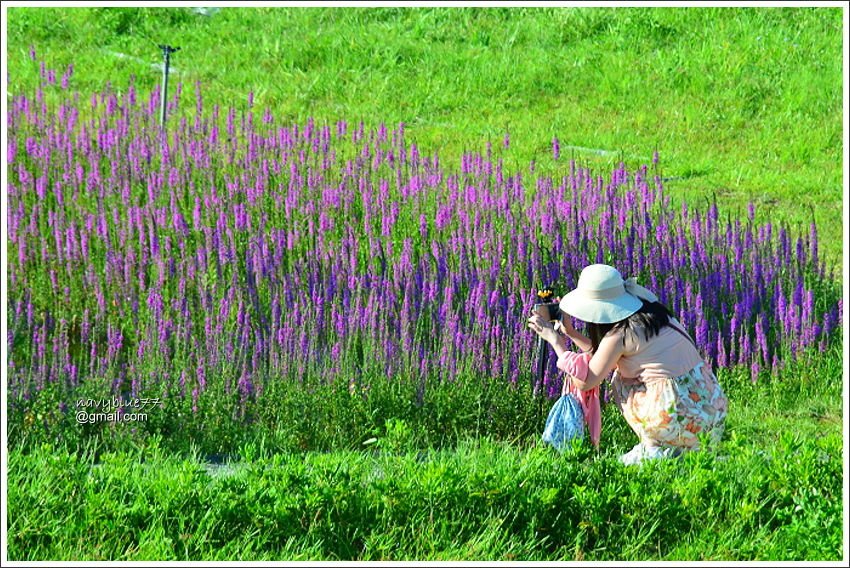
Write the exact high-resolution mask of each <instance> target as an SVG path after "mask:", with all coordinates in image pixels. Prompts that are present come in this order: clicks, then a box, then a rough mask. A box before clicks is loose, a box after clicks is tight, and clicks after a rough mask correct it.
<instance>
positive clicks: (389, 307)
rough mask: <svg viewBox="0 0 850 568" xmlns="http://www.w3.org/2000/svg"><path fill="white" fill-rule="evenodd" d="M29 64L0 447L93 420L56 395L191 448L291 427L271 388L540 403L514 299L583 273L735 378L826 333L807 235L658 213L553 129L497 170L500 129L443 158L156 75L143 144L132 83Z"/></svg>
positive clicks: (12, 197) (15, 194) (645, 183)
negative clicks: (33, 74) (659, 304)
mask: <svg viewBox="0 0 850 568" xmlns="http://www.w3.org/2000/svg"><path fill="white" fill-rule="evenodd" d="M33 57H35V56H34V54H33ZM42 73H43V76H44V86H43V90H41V89H40V90H38V91H37V92H36V93H33V94H30V95H24V94H17V95H15V96H13V97H12V98H11V99H10V101H9V115H8V126H9V144H8V147H7V158H8V186H7V207H8V209H7V211H8V240H7V246H8V275H7V285H8V290H9V305H8V315H7V323H8V336H7V344H8V354H9V357H8V367H7V370H8V378H9V382H8V385H9V397H8V401H9V403H8V404H9V408H8V410H9V417H10V431H9V432H10V442H11V443H12V444H17V443H21V441H23V440H29V441H32V440H43V439H56V438H57V437H58V438H61V437H62V436H66V435H67V434H68V433H69V432H74V433H75V435H80V436H83V437H87V436H95V437H99V436H106V434H105V432H108V431H110V429H112V430H114V429H115V428H116V425H115V424H100V425H89V427H87V428H80V427H79V426H78V425H77V424H76V423H75V422H74V413H75V410H76V409H75V405H76V404H77V401H78V400H80V399H82V398H97V397H100V398H104V399H105V398H110V397H118V398H120V399H122V400H134V399H139V398H151V399H153V398H156V399H159V400H160V401H161V408H160V410H154V411H152V413H153V414H157V413H159V414H160V416H159V418H156V417H154V419H153V420H152V422H149V423H147V424H143V425H142V424H140V425H136V426H135V427H134V428H133V429H132V430H129V429H127V428H124V425H119V426H118V427H119V428H121V429H122V430H123V431H130V432H132V433H133V434H131V435H136V434H138V435H141V433H142V432H144V433H146V434H156V433H162V432H159V429H163V428H179V424H182V423H191V424H194V426H193V428H194V429H193V430H192V435H193V437H196V438H203V437H204V436H209V437H213V436H216V435H217V434H216V432H218V430H215V429H212V428H207V429H206V430H205V429H204V423H205V422H212V421H218V422H226V423H228V424H229V427H231V428H235V429H236V430H239V429H244V430H246V431H247V430H249V429H253V430H252V431H254V432H256V427H257V426H258V424H259V425H266V426H268V423H267V422H264V420H266V418H267V417H268V416H269V415H271V414H275V415H278V418H277V419H276V420H277V421H280V420H282V419H281V418H280V417H281V416H284V417H285V416H286V415H287V414H289V413H296V412H297V410H296V409H295V408H287V407H286V406H285V405H283V406H281V404H283V403H282V402H281V401H284V400H286V399H284V398H280V396H277V395H275V393H276V392H278V393H279V392H283V391H284V390H286V391H287V392H291V391H293V390H300V391H302V392H303V393H306V395H305V396H308V397H309V396H315V397H319V396H323V395H322V393H325V392H333V393H337V394H335V395H334V396H338V395H339V393H344V394H345V396H349V397H352V398H356V399H358V400H366V399H368V398H369V397H370V396H372V393H373V392H377V391H378V390H380V389H386V388H389V387H388V385H390V386H392V385H403V389H402V390H401V391H399V392H402V393H403V394H402V395H399V396H398V397H397V400H395V401H392V402H391V403H389V404H390V406H392V404H395V405H397V407H398V409H399V412H401V409H402V407H403V408H404V409H405V410H404V412H409V410H408V407H411V406H412V407H414V408H416V407H421V406H422V405H423V404H424V402H425V401H426V399H427V398H428V392H429V391H430V390H432V389H438V388H439V389H446V388H451V386H452V385H457V388H458V389H461V388H478V387H475V385H478V386H481V385H501V386H500V387H499V388H502V387H504V388H506V389H508V390H510V389H511V388H513V389H514V390H515V391H516V392H520V393H524V394H523V396H526V398H527V397H528V396H530V395H531V394H532V392H533V393H534V394H541V395H549V396H553V395H554V394H556V393H557V392H559V389H560V378H559V377H558V374H557V373H556V372H555V366H554V359H551V360H550V361H549V362H548V363H549V373H547V375H546V378H545V379H544V381H543V383H542V384H534V385H533V386H532V387H531V388H528V386H529V384H530V383H531V381H532V380H533V379H532V369H534V355H533V353H534V352H535V349H534V340H533V337H532V334H530V333H527V332H526V330H525V327H524V321H525V319H526V318H527V314H528V313H529V311H530V308H531V305H532V304H533V303H534V302H535V299H536V291H537V289H539V288H540V287H541V286H544V285H548V286H551V287H552V288H553V289H555V290H556V291H567V290H568V289H570V288H571V287H572V286H573V285H574V284H575V279H576V278H577V275H578V273H579V272H580V270H581V269H582V267H584V266H585V265H587V264H590V263H593V262H605V263H609V264H612V265H615V266H617V267H618V268H619V269H620V271H621V272H622V273H623V274H624V276H636V277H637V278H638V281H639V282H640V283H642V284H644V285H646V286H647V287H648V288H650V289H653V290H655V291H657V293H658V294H659V296H660V297H661V300H662V301H663V302H665V303H666V304H668V305H669V306H670V307H671V309H672V310H673V311H674V312H675V313H677V314H680V317H681V319H682V321H683V322H684V324H685V325H686V326H687V327H688V328H689V330H690V331H691V332H692V333H693V335H694V337H695V338H696V341H697V343H698V345H699V347H700V348H701V349H702V350H703V352H704V353H705V355H706V357H707V358H709V359H710V360H711V361H712V362H713V363H714V364H716V365H718V366H720V367H726V366H743V367H745V368H748V369H749V372H750V373H751V377H752V380H753V381H757V380H759V378H760V377H764V376H766V375H767V374H769V373H771V372H773V371H775V370H777V369H779V368H781V367H782V366H783V365H784V364H786V363H787V362H789V361H793V360H794V359H795V358H796V357H797V356H798V355H799V354H800V353H801V352H802V351H804V350H807V349H820V350H825V349H826V347H827V345H828V343H829V341H830V338H831V337H834V334H833V333H832V332H833V330H834V329H835V328H836V327H838V326H839V324H840V322H839V319H840V316H839V314H840V313H841V303H840V300H839V299H838V298H839V294H838V289H837V286H836V285H835V284H833V283H832V282H833V275H832V274H831V271H830V268H829V267H827V266H825V265H824V263H823V262H822V261H821V259H819V256H818V236H817V230H816V227H815V226H814V224H812V225H811V228H810V230H809V231H807V232H803V234H800V235H796V234H794V231H793V230H792V229H791V228H789V227H786V226H772V225H770V224H766V225H758V226H757V225H755V223H754V221H753V219H754V211H753V209H752V207H751V208H750V212H749V220H747V219H744V220H739V219H735V218H731V217H725V216H723V215H721V214H720V212H719V211H718V208H717V207H716V205H714V204H713V203H712V200H711V198H710V196H707V198H706V201H705V204H704V205H705V206H704V207H701V208H700V207H696V208H694V207H687V206H682V207H677V206H675V207H674V206H671V204H670V201H669V198H668V197H667V196H666V195H665V192H664V188H663V184H662V182H661V177H660V175H659V173H658V172H659V164H658V157H657V155H656V158H655V160H654V161H653V163H652V164H646V165H642V166H640V167H638V168H637V169H635V170H630V169H628V168H627V167H626V166H625V165H621V166H620V167H618V168H617V169H615V170H614V171H613V172H610V173H607V174H606V175H601V174H599V173H595V172H593V171H590V170H589V169H588V168H586V167H583V166H582V164H580V163H576V161H575V160H571V159H570V158H569V157H568V156H566V155H563V154H562V153H561V152H560V149H559V143H558V140H557V139H555V140H553V141H552V148H551V153H548V154H547V155H541V156H539V159H538V160H537V161H536V162H531V163H526V164H516V162H515V160H512V159H511V139H510V133H505V135H504V138H501V139H499V140H494V141H490V142H482V149H479V150H470V151H468V152H467V153H465V154H464V155H463V156H461V157H460V159H459V160H458V159H457V158H456V157H451V156H449V157H447V156H439V155H437V154H435V153H432V152H430V151H429V150H428V149H427V148H420V147H418V146H417V144H416V143H415V141H412V140H409V139H408V138H407V137H406V135H405V127H404V125H403V124H398V125H392V126H387V125H384V124H363V123H362V122H358V123H348V122H345V121H340V122H337V123H335V124H318V123H314V122H313V121H307V122H306V123H305V124H292V123H289V122H286V121H282V120H281V119H280V118H279V117H277V116H276V115H275V113H274V110H273V109H268V108H265V109H261V108H257V107H255V106H254V105H253V100H252V98H253V97H252V95H251V94H248V97H247V101H244V102H242V103H237V104H235V105H234V106H233V107H231V108H219V107H217V106H215V107H213V108H207V107H206V106H205V105H204V101H203V96H202V91H201V87H200V85H195V95H196V108H195V109H194V111H192V110H186V109H182V108H180V106H179V104H178V102H179V101H180V100H185V99H186V98H187V97H186V95H185V94H183V96H182V99H181V90H182V86H181V87H178V89H177V92H176V94H175V95H174V96H173V97H172V100H171V101H169V111H170V112H171V113H172V115H173V116H172V118H171V122H170V123H169V124H168V128H167V129H166V130H165V131H163V130H161V128H160V125H159V122H158V111H159V106H160V100H159V97H160V94H159V92H158V91H156V90H155V91H154V92H152V93H150V94H147V93H137V92H136V90H135V89H134V88H133V86H132V85H131V87H130V88H129V89H128V90H127V92H126V93H122V94H120V95H119V94H118V93H116V92H114V91H112V90H109V89H107V90H105V91H104V92H102V93H98V94H94V95H92V96H91V97H90V98H85V99H84V98H81V97H80V96H79V94H76V93H74V92H72V91H71V90H70V89H68V86H69V83H68V81H69V78H70V76H71V74H72V68H68V70H67V71H66V72H65V74H64V76H62V78H61V79H57V72H56V71H54V70H50V69H45V68H44V67H42ZM48 101H50V102H49V103H48ZM485 143H486V147H485ZM470 385H472V387H470ZM532 389H533V391H532ZM526 391H528V392H526ZM516 400H517V399H514V400H513V401H512V403H515V402H516ZM272 403H275V405H276V406H275V408H269V406H271V405H272ZM508 403H509V402H508V401H506V402H505V404H508ZM263 407H265V408H264V409H263V410H260V409H261V408H263ZM122 411H124V409H120V410H119V413H120V412H122ZM385 412H386V413H387V414H388V415H392V414H393V410H392V408H389V409H385ZM498 415H499V412H498V409H491V410H490V418H491V419H492V420H496V419H497V418H495V417H497V416H498ZM165 416H167V417H170V418H169V419H170V420H173V422H169V424H171V426H167V425H166V423H165V419H164V418H163V417H165ZM305 427H307V426H305ZM310 427H311V428H315V424H312V425H311V426H310ZM499 427H500V428H502V431H504V432H505V433H506V435H509V434H510V432H511V428H512V425H511V424H510V423H505V424H501V425H499ZM350 435H351V437H352V440H356V439H358V436H359V437H360V439H362V438H363V436H364V433H363V432H352V433H350ZM213 446H215V447H223V446H220V445H219V446H216V445H215V444H210V446H209V447H213ZM304 446H305V443H303V442H302V447H304Z"/></svg>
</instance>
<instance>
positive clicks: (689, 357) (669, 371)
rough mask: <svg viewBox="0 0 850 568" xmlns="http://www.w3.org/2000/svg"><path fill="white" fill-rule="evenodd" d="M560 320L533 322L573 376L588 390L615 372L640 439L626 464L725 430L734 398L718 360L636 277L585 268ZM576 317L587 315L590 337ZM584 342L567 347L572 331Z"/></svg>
mask: <svg viewBox="0 0 850 568" xmlns="http://www.w3.org/2000/svg"><path fill="white" fill-rule="evenodd" d="M559 307H560V309H561V319H560V322H558V324H556V325H555V326H553V325H552V324H551V323H550V322H548V321H546V320H545V319H543V318H542V317H540V316H539V315H537V314H535V315H533V316H532V317H531V318H529V320H528V327H529V328H530V329H531V330H533V331H534V332H536V333H537V334H538V335H539V336H540V337H542V338H543V339H544V340H545V341H546V342H548V343H549V344H550V345H551V346H552V348H553V349H554V350H555V353H556V354H557V355H558V368H559V369H561V370H562V371H564V372H565V373H566V375H567V376H566V380H571V381H572V382H573V385H574V386H576V387H577V388H578V389H580V390H582V391H584V390H589V389H592V388H594V387H596V386H598V385H599V384H601V383H602V381H603V380H605V378H606V377H608V375H609V374H610V373H611V372H612V371H614V375H613V378H612V388H613V393H614V399H615V401H616V402H617V405H618V406H619V407H620V409H621V411H622V413H623V417H624V418H625V419H626V421H627V422H628V424H629V426H631V428H632V430H634V432H635V434H637V436H638V438H639V439H640V442H639V443H638V444H637V445H636V446H635V447H634V448H633V449H632V450H631V451H630V452H628V453H626V454H624V455H622V456H621V457H620V461H622V462H623V463H624V464H626V465H632V464H637V463H640V462H642V461H644V460H647V459H656V458H665V457H672V456H676V455H679V454H681V453H682V452H683V451H687V450H696V449H698V448H699V437H700V434H704V435H707V436H708V438H709V439H710V440H712V441H713V442H717V441H719V440H720V438H721V437H722V435H723V428H724V423H725V419H726V410H727V404H728V401H727V399H726V396H725V394H724V393H723V389H722V388H721V387H720V384H719V383H718V381H717V377H716V376H715V375H714V372H713V371H712V369H711V367H710V366H709V365H708V363H706V362H705V361H704V360H703V358H702V357H701V356H700V354H699V351H697V348H696V345H695V344H694V342H693V340H692V339H691V338H690V336H689V335H688V333H687V332H686V331H685V330H684V328H683V327H682V325H681V324H680V323H679V322H678V321H677V320H676V319H675V318H674V317H673V315H672V313H671V312H670V311H669V310H668V309H667V308H666V307H665V306H664V305H663V304H661V303H659V302H658V298H657V297H656V296H655V295H654V294H653V293H652V292H650V291H649V290H647V289H646V288H643V287H642V286H639V285H637V284H636V283H635V281H634V279H629V280H623V277H622V276H621V275H620V273H619V271H617V270H616V269H615V268H613V267H611V266H607V265H604V264H594V265H590V266H588V267H586V268H585V269H584V270H582V272H581V275H580V276H579V281H578V285H577V287H576V289H575V290H573V291H572V292H570V293H569V294H567V295H566V296H564V297H563V298H562V299H561V300H560V303H559ZM571 317H575V318H577V319H579V320H581V321H584V322H586V324H587V325H586V329H587V332H588V335H589V337H586V336H585V335H583V334H582V333H580V332H578V331H577V330H576V329H575V327H574V326H573V325H572V322H571V319H570V318H571ZM567 337H569V338H570V339H571V340H572V341H573V343H574V344H575V345H576V346H578V347H579V348H580V349H582V351H583V352H582V353H577V352H574V351H570V350H569V349H567V341H566V338H567Z"/></svg>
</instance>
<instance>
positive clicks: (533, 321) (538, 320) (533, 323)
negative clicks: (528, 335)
mask: <svg viewBox="0 0 850 568" xmlns="http://www.w3.org/2000/svg"><path fill="white" fill-rule="evenodd" d="M528 328H529V329H530V330H531V331H533V332H535V333H536V334H537V335H539V336H540V337H542V338H543V340H544V341H545V342H546V343H548V344H550V345H552V346H553V347H554V346H555V345H556V344H557V343H558V332H557V331H555V328H554V327H553V326H552V324H551V323H549V322H548V321H546V320H545V319H543V318H542V317H540V316H539V315H538V314H534V315H533V316H531V317H530V318H528Z"/></svg>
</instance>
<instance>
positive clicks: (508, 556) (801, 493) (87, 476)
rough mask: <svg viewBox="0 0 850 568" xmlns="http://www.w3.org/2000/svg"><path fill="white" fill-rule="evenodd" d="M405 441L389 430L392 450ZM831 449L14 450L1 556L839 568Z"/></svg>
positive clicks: (484, 442) (823, 442)
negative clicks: (240, 457) (665, 452)
mask: <svg viewBox="0 0 850 568" xmlns="http://www.w3.org/2000/svg"><path fill="white" fill-rule="evenodd" d="M407 428H408V427H407V426H405V425H404V424H403V423H400V422H396V423H394V424H392V425H391V426H388V436H389V439H392V440H394V443H402V441H401V440H402V439H403V438H405V437H406V436H407V435H408V433H409V430H408V431H406V429H407ZM402 444H403V443H402ZM841 447H842V442H841V437H840V434H838V433H836V432H835V430H834V429H833V430H832V432H831V433H830V434H828V435H826V436H823V437H821V438H817V439H816V438H811V437H807V438H803V437H799V436H796V435H793V434H784V435H783V436H781V441H780V443H779V444H778V445H775V446H773V447H769V448H763V447H760V445H758V444H753V443H751V441H750V440H748V439H745V438H743V437H741V436H736V435H733V436H732V437H731V438H730V439H729V440H728V441H727V443H726V444H725V445H724V446H723V447H722V449H721V451H720V453H719V454H713V453H709V452H703V453H694V454H687V455H685V456H684V457H683V458H681V459H678V460H669V461H662V462H650V463H648V464H645V465H643V466H640V467H629V468H627V467H624V466H622V465H620V464H619V463H618V462H617V461H616V459H615V458H614V456H613V455H610V454H606V453H603V454H597V453H596V452H595V451H594V450H592V449H591V448H590V447H589V446H582V447H578V448H576V449H575V450H574V451H572V452H567V453H566V454H565V455H563V456H562V455H559V454H557V453H555V452H554V451H553V450H551V449H550V448H547V447H545V446H542V445H535V446H532V447H529V448H527V449H524V450H523V449H519V448H517V447H516V446H514V445H511V444H504V443H499V442H494V441H491V440H489V439H488V438H486V437H482V438H479V439H478V440H476V441H469V442H463V443H460V444H459V445H458V446H457V447H456V448H454V449H451V450H431V451H428V452H418V453H409V452H404V453H384V452H382V453H380V454H373V453H371V452H368V451H366V452H364V451H353V452H352V451H348V452H335V453H330V454H327V453H307V454H304V453H272V454H268V455H265V456H261V454H260V453H255V454H253V459H252V460H251V461H249V462H244V463H237V464H231V465H230V466H227V467H221V468H218V469H217V470H213V471H207V470H208V469H209V466H206V467H207V470H205V466H204V465H203V464H202V463H199V462H197V461H195V460H192V459H176V458H174V457H168V455H167V454H163V453H162V452H161V451H158V450H152V451H151V452H149V453H147V454H146V455H145V456H143V459H140V457H142V456H139V455H138V454H134V453H128V452H118V453H113V452H109V453H105V454H103V455H102V456H101V459H100V460H99V462H98V463H93V460H92V459H90V458H86V457H79V456H77V455H75V454H73V453H67V452H64V451H61V450H60V451H57V452H54V453H53V454H37V453H31V454H24V453H22V452H20V451H18V450H15V451H13V452H12V453H11V454H10V459H9V480H10V482H9V488H10V492H9V507H10V509H11V510H14V511H17V512H18V513H17V514H16V515H15V516H14V517H13V518H11V524H10V527H9V544H10V548H9V557H10V559H14V560H33V559H38V558H53V559H63V560H66V559H67V560H83V559H85V560H97V559H106V558H108V559H113V560H188V559H192V560H200V559H203V560H208V559H218V558H223V557H229V558H235V557H238V558H242V559H260V558H270V557H275V555H277V556H278V557H280V556H281V555H288V554H290V553H293V552H297V554H295V556H297V557H299V558H303V559H312V560H316V559H324V560H339V559H346V560H349V559H357V560H411V559H416V560H426V559H443V560H460V559H481V558H482V557H486V558H488V559H499V560H542V559H547V560H586V561H593V560H627V559H628V560H653V559H668V560H676V559H681V558H688V559H690V560H719V559H723V560H742V559H759V560H762V559H772V560H814V559H818V560H825V559H836V558H838V557H839V556H840V548H841V494H842V481H841V479H842V477H841V471H842V459H841ZM33 472H37V473H35V474H34V473H33ZM119 527H120V530H119V529H118V528H119ZM814 527H817V528H818V530H812V529H813V528H814ZM248 535H250V536H251V537H252V538H251V542H252V546H251V547H250V548H249V549H246V550H244V551H238V549H237V548H236V546H237V544H245V543H246V542H247V536H248ZM84 542H91V543H95V542H96V543H99V544H98V545H96V546H94V547H93V548H92V547H89V548H86V547H83V546H82V545H81V544H82V543H84ZM287 557H288V556H287Z"/></svg>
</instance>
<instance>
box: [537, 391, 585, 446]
mask: <svg viewBox="0 0 850 568" xmlns="http://www.w3.org/2000/svg"><path fill="white" fill-rule="evenodd" d="M582 436H584V411H582V409H581V404H580V403H579V401H578V400H577V399H576V397H574V396H573V395H572V394H569V393H567V394H565V395H562V396H561V398H559V399H558V400H556V401H555V404H553V405H552V409H551V410H549V416H547V417H546V426H545V427H544V428H543V441H544V442H546V443H547V444H549V445H551V446H552V447H554V448H555V449H556V450H558V451H559V452H563V451H564V450H565V449H566V448H567V447H568V446H569V444H570V441H571V440H573V439H574V438H581V437H582Z"/></svg>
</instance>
